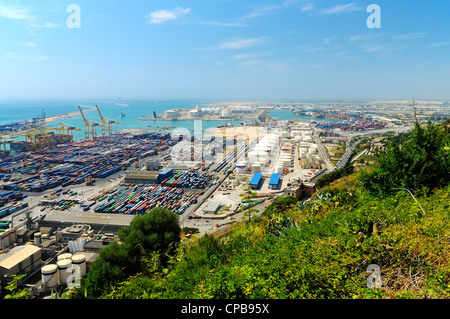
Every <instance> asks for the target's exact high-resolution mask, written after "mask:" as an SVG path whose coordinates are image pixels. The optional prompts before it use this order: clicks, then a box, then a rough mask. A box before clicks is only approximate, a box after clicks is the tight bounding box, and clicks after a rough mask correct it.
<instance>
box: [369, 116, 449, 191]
mask: <svg viewBox="0 0 450 319" xmlns="http://www.w3.org/2000/svg"><path fill="white" fill-rule="evenodd" d="M449 141H450V138H449V134H448V133H446V131H445V130H444V129H443V127H442V126H438V125H436V124H432V123H431V122H428V124H427V125H426V127H421V126H420V125H419V124H418V123H417V122H416V126H415V128H414V130H413V131H412V132H411V134H410V135H409V136H408V138H407V139H402V138H399V139H393V140H391V142H390V143H389V144H388V145H387V147H386V150H385V151H384V152H379V155H378V157H379V158H378V167H376V169H375V170H374V171H372V172H371V173H369V174H367V175H365V176H364V177H363V179H362V181H363V186H364V187H365V188H366V189H368V190H369V191H370V192H371V193H373V194H377V195H379V196H383V195H386V194H390V193H392V189H393V188H407V189H411V190H421V191H422V192H425V193H429V192H430V190H431V189H433V188H435V187H438V188H439V187H443V186H446V185H447V184H448V183H449V181H450V152H449V151H448V150H446V149H445V147H446V145H448V143H449Z"/></svg>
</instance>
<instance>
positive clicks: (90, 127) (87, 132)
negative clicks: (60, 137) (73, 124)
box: [78, 105, 103, 139]
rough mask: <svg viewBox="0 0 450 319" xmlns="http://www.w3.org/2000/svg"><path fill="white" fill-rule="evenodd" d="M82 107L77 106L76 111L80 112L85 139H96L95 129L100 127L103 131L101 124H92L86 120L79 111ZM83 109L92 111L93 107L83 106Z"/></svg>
mask: <svg viewBox="0 0 450 319" xmlns="http://www.w3.org/2000/svg"><path fill="white" fill-rule="evenodd" d="M82 106H83V105H78V109H79V110H80V113H81V117H82V118H83V121H84V136H85V138H86V139H89V138H93V139H94V138H96V137H97V127H102V130H103V124H100V123H97V122H92V121H90V120H88V119H86V117H85V116H84V113H83V110H82V109H81V107H82ZM83 107H88V108H91V109H93V107H90V106H83Z"/></svg>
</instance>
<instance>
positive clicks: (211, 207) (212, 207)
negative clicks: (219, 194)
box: [203, 202, 222, 215]
mask: <svg viewBox="0 0 450 319" xmlns="http://www.w3.org/2000/svg"><path fill="white" fill-rule="evenodd" d="M221 207H222V204H221V203H219V202H210V203H208V205H207V206H206V207H205V208H203V213H204V214H212V215H215V214H217V213H218V212H219V210H220V208H221Z"/></svg>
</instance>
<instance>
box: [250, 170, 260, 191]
mask: <svg viewBox="0 0 450 319" xmlns="http://www.w3.org/2000/svg"><path fill="white" fill-rule="evenodd" d="M261 180H262V173H255V174H254V175H253V177H252V179H251V180H250V187H251V188H253V189H255V188H258V187H259V185H260V183H261Z"/></svg>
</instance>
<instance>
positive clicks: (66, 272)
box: [56, 258, 72, 286]
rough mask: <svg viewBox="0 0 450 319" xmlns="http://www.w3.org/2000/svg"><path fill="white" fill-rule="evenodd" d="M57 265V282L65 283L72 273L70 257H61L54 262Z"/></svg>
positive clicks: (61, 284)
mask: <svg viewBox="0 0 450 319" xmlns="http://www.w3.org/2000/svg"><path fill="white" fill-rule="evenodd" d="M56 265H57V266H58V284H59V285H60V286H63V285H66V284H67V279H68V278H69V276H71V275H72V259H71V258H69V259H61V260H58V262H57V263H56Z"/></svg>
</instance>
